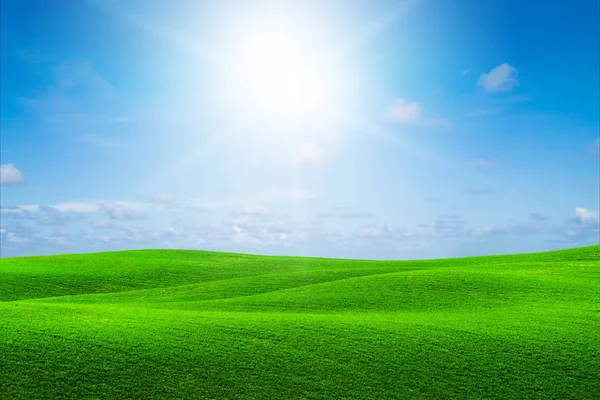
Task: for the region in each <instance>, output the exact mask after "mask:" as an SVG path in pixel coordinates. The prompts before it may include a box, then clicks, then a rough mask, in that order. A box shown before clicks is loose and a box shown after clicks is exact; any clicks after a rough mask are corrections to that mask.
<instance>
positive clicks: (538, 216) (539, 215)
mask: <svg viewBox="0 0 600 400" xmlns="http://www.w3.org/2000/svg"><path fill="white" fill-rule="evenodd" d="M529 216H530V217H531V219H533V220H534V221H545V220H547V219H548V218H550V216H549V215H548V214H547V213H545V212H543V211H534V212H532V213H530V214H529Z"/></svg>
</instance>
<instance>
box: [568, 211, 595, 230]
mask: <svg viewBox="0 0 600 400" xmlns="http://www.w3.org/2000/svg"><path fill="white" fill-rule="evenodd" d="M572 222H574V223H576V224H578V225H581V226H585V227H591V228H597V229H598V228H600V211H598V210H595V211H593V210H588V209H587V208H583V207H578V208H576V209H575V216H574V217H573V218H572Z"/></svg>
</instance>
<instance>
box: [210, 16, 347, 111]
mask: <svg viewBox="0 0 600 400" xmlns="http://www.w3.org/2000/svg"><path fill="white" fill-rule="evenodd" d="M294 28H297V27H292V26H289V25H285V24H284V23H281V22H280V21H277V22H275V21H255V23H254V24H252V25H249V26H245V27H244V26H242V27H238V29H237V30H236V33H235V35H234V37H233V40H232V41H231V42H230V43H228V44H227V46H228V47H229V48H228V49H224V50H225V52H226V53H227V54H228V56H227V58H226V59H227V66H226V67H225V68H224V69H223V70H222V71H220V72H219V74H220V75H221V78H222V82H226V83H225V85H224V86H226V87H228V90H225V91H223V92H224V93H225V95H226V96H227V103H228V104H229V105H233V106H234V107H237V108H243V109H244V110H245V111H246V112H250V113H253V114H256V115H259V116H260V118H262V119H267V120H269V121H274V120H282V121H287V122H291V121H295V120H310V119H315V118H322V117H324V116H326V115H328V114H332V111H333V110H334V109H335V108H336V107H339V106H340V103H341V101H342V99H343V96H342V93H341V92H342V88H343V87H344V85H342V84H341V83H340V78H341V77H342V76H343V74H342V73H341V71H339V70H335V69H334V68H332V67H331V66H326V62H325V60H326V59H327V56H328V54H327V51H326V50H325V49H323V48H321V47H322V46H320V44H319V43H316V42H315V40H314V38H315V37H318V35H315V34H314V32H305V31H303V30H302V29H294ZM220 89H222V88H220Z"/></svg>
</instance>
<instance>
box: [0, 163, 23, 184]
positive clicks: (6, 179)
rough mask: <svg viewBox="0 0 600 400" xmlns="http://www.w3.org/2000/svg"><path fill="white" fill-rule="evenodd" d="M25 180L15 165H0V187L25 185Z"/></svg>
mask: <svg viewBox="0 0 600 400" xmlns="http://www.w3.org/2000/svg"><path fill="white" fill-rule="evenodd" d="M24 180H25V178H24V177H23V174H22V173H21V171H19V170H18V169H17V168H16V167H15V166H14V165H13V164H1V165H0V185H2V186H9V185H18V184H20V183H23V181H24Z"/></svg>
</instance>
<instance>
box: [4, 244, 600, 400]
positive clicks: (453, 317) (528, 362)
mask: <svg viewBox="0 0 600 400" xmlns="http://www.w3.org/2000/svg"><path fill="white" fill-rule="evenodd" d="M54 398H57V399H58V398H60V399H121V398H123V399H125V398H126V399H149V398H178V399H296V398H298V399H300V398H302V399H370V398H378V399H404V398H435V399H442V398H444V399H448V398H460V399H467V398H473V399H484V398H486V399H496V398H498V399H500V398H502V399H505V398H535V399H591V398H600V246H591V247H583V248H578V249H570V250H561V251H555V252H547V253H537V254H521V255H506V256H488V257H471V258H460V259H439V260H426V261H358V260H336V259H318V258H300V257H267V256H255V255H242V254H231V253H215V252H203V251H176V250H138V251H123V252H110V253H96V254H78V255H62V256H45V257H20V258H8V259H0V399H54Z"/></svg>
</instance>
